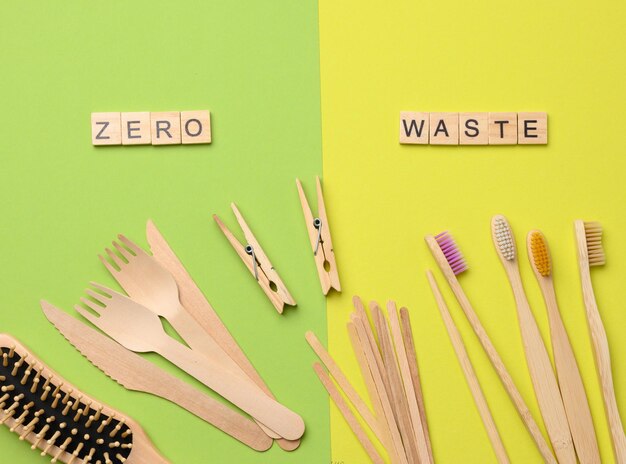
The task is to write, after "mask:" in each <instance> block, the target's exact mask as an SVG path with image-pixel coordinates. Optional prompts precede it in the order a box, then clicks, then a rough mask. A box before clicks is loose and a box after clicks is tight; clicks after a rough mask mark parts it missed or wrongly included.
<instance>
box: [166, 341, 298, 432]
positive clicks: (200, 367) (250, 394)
mask: <svg viewBox="0 0 626 464" xmlns="http://www.w3.org/2000/svg"><path fill="white" fill-rule="evenodd" d="M159 354H160V355H161V356H163V357H164V358H166V359H167V360H169V361H170V362H172V363H173V364H175V365H177V366H178V367H179V368H181V369H183V370H184V371H185V372H187V373H188V374H189V375H191V376H193V377H195V378H196V379H198V380H199V381H200V382H202V383H203V384H205V385H206V386H207V387H209V388H210V389H212V390H213V391H215V392H216V393H218V394H219V395H221V396H223V397H224V398H225V399H227V400H228V401H230V402H231V403H232V404H234V405H235V406H237V407H239V408H240V409H241V410H242V411H245V412H247V413H248V414H250V415H251V416H252V417H254V418H255V419H257V420H258V421H259V422H261V423H263V424H264V425H265V426H266V427H268V428H269V429H271V430H272V431H274V432H275V433H277V434H279V435H280V436H281V437H283V438H286V439H288V440H296V439H299V438H300V437H301V436H302V435H303V434H304V422H303V421H302V418H301V417H300V416H298V415H297V414H296V413H294V412H293V411H291V410H289V409H287V408H286V407H285V406H283V405H282V404H280V403H278V402H277V401H275V400H273V399H272V398H270V397H269V396H267V395H266V394H265V393H264V392H262V391H261V390H260V389H259V388H258V387H257V386H256V385H252V384H250V383H248V382H242V380H241V378H240V377H239V376H237V375H235V374H233V373H232V372H230V371H228V370H225V369H223V368H221V367H220V366H218V365H217V364H216V363H215V362H213V361H212V360H211V359H208V358H206V357H205V356H203V355H200V354H196V353H195V352H194V351H192V350H190V349H189V348H187V347H186V346H184V345H182V344H180V343H178V342H177V341H176V340H174V339H172V338H170V337H169V336H167V335H165V336H164V337H163V339H162V341H161V343H160V346H159Z"/></svg>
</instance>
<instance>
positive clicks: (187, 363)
mask: <svg viewBox="0 0 626 464" xmlns="http://www.w3.org/2000/svg"><path fill="white" fill-rule="evenodd" d="M91 285H92V286H93V287H94V288H95V289H97V290H99V292H96V291H93V290H91V289H87V290H86V293H87V295H88V296H89V297H90V299H88V298H84V297H83V298H81V302H82V303H83V304H84V305H86V306H87V307H89V308H90V310H91V311H92V312H90V311H89V310H87V309H85V308H84V307H82V306H80V305H76V306H75V309H76V311H78V312H79V313H80V314H81V315H82V316H83V317H85V319H87V320H88V321H90V322H91V323H92V324H93V325H95V326H96V327H98V328H100V330H102V331H103V332H105V333H106V334H107V335H109V336H110V337H111V338H113V339H114V340H116V341H117V342H118V343H119V344H120V345H122V346H124V347H126V348H127V349H129V350H131V351H135V352H140V353H142V352H155V353H158V354H160V355H161V356H163V357H164V358H166V359H168V360H169V361H170V362H172V363H173V364H175V365H177V366H178V367H180V368H181V369H183V370H184V371H185V372H187V373H188V374H190V375H192V376H193V377H195V378H196V379H198V380H199V381H200V382H202V383H204V384H205V385H206V386H207V387H209V388H211V389H212V390H214V391H215V392H216V393H218V394H220V395H221V396H223V397H224V398H225V399H227V400H228V401H230V402H231V403H233V404H234V405H236V406H237V407H239V408H240V409H241V410H243V411H245V412H247V413H248V414H250V415H251V416H252V417H254V418H255V419H257V420H258V421H260V422H261V423H262V424H264V425H265V426H266V427H268V428H269V429H270V430H272V431H274V432H276V433H277V434H278V435H279V436H281V437H284V438H286V439H290V440H295V439H298V438H300V437H301V436H302V435H303V434H304V422H303V420H302V418H301V417H300V416H298V415H297V414H295V413H294V412H292V411H290V410H289V409H287V408H286V407H285V406H283V405H282V404H280V403H278V402H277V401H275V400H273V399H272V398H270V397H268V396H267V395H266V394H265V393H264V392H263V391H262V390H261V389H260V388H258V387H257V386H256V385H254V384H252V383H249V382H244V381H242V379H241V377H240V376H239V375H237V374H234V373H233V372H231V371H229V370H227V369H224V368H223V367H222V366H220V365H219V364H217V363H216V362H215V361H213V360H212V359H210V358H207V357H206V356H203V355H202V354H200V353H197V352H195V351H193V350H191V349H190V348H187V347H186V346H184V345H182V344H181V343H179V342H177V341H176V340H174V339H173V338H171V337H170V336H169V335H167V333H166V332H165V331H164V329H163V326H162V324H161V321H160V319H159V317H158V316H157V315H156V314H154V313H153V312H152V311H150V310H149V309H147V308H145V307H144V306H142V305H140V304H139V303H137V302H135V301H133V300H131V299H130V298H128V297H126V296H124V295H122V294H120V293H117V292H115V291H113V290H111V289H108V288H106V287H104V286H102V285H99V284H95V283H92V284H91Z"/></svg>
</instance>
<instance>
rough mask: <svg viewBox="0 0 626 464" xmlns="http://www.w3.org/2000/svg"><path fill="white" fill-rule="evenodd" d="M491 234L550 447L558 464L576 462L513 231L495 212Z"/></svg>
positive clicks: (564, 414) (572, 463) (567, 425)
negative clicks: (503, 272) (525, 284)
mask: <svg viewBox="0 0 626 464" xmlns="http://www.w3.org/2000/svg"><path fill="white" fill-rule="evenodd" d="M491 234H492V237H493V243H494V245H495V247H496V251H497V253H498V256H499V257H500V261H502V266H503V267H504V270H505V271H506V274H507V276H508V278H509V282H510V283H511V289H512V290H513V296H514V297H515V303H516V306H517V319H518V323H519V327H520V332H521V334H522V341H523V345H524V353H525V354H526V364H527V365H528V371H529V372H530V379H531V380H532V384H533V387H534V389H535V396H536V397H537V402H538V403H539V410H540V411H541V415H542V417H543V421H544V423H545V424H546V429H547V431H548V436H549V437H550V441H551V442H552V446H553V447H554V451H555V453H556V457H557V459H558V460H559V463H561V464H566V463H571V464H576V453H575V452H574V443H573V441H572V436H571V434H570V430H569V424H568V423H567V414H566V413H565V407H564V406H563V399H562V397H561V392H560V390H559V384H558V382H557V380H556V376H555V375H554V371H553V370H552V364H551V363H550V357H549V356H548V350H547V349H546V346H545V344H544V343H543V339H542V338H541V333H540V332H539V327H537V321H535V317H534V316H533V313H532V311H531V309H530V304H529V303H528V299H527V298H526V293H525V292H524V286H523V285H522V276H521V274H520V270H519V265H518V261H517V248H516V246H515V238H514V237H513V231H512V230H511V226H510V225H509V223H508V221H507V220H506V218H505V217H504V216H502V215H496V216H494V217H493V219H492V220H491Z"/></svg>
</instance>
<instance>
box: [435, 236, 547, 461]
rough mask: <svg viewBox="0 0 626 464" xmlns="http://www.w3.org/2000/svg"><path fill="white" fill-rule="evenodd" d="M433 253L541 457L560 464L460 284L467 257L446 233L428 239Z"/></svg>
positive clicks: (465, 268) (465, 269)
mask: <svg viewBox="0 0 626 464" xmlns="http://www.w3.org/2000/svg"><path fill="white" fill-rule="evenodd" d="M424 240H425V241H426V244H427V245H428V248H429V249H430V252H431V253H432V255H433V258H434V259H435V262H436V263H437V265H438V266H439V269H440V270H441V272H442V273H443V275H444V277H445V278H446V280H447V281H448V285H449V286H450V289H451V290H452V292H453V293H454V296H455V297H456V299H457V301H458V302H459V305H460V306H461V309H462V310H463V312H464V313H465V316H466V317H467V320H468V321H469V323H470V325H471V326H472V329H473V330H474V333H475V334H476V337H478V340H479V341H480V344H481V345H482V347H483V349H484V350H485V353H486V354H487V356H488V357H489V360H490V361H491V364H492V365H493V368H494V369H495V371H496V373H497V374H498V377H500V381H501V382H502V385H503V386H504V388H505V389H506V392H507V393H508V395H509V398H511V401H512V402H513V405H514V406H515V409H517V412H518V413H519V415H520V418H521V419H522V421H523V422H524V425H525V426H526V428H527V430H528V432H529V433H530V435H531V436H532V438H533V440H534V441H535V444H536V445H537V449H538V450H539V452H540V453H541V456H542V457H543V460H544V462H545V463H546V464H557V461H556V459H555V458H554V455H553V454H552V450H551V449H550V446H549V445H548V443H547V442H546V440H545V438H544V437H543V435H542V434H541V431H540V430H539V426H538V425H537V422H535V419H534V418H533V415H532V413H531V412H530V410H529V409H528V405H527V404H526V402H525V401H524V398H523V397H522V395H521V393H520V391H519V390H518V388H517V387H516V386H515V382H513V378H512V377H511V374H510V373H509V371H508V370H507V368H506V366H505V365H504V362H503V361H502V358H501V357H500V355H499V354H498V351H497V350H496V347H495V346H494V345H493V343H492V341H491V339H490V338H489V335H488V334H487V331H486V330H485V328H484V326H483V325H482V323H481V322H480V319H479V318H478V315H477V314H476V311H474V308H473V307H472V304H471V303H470V301H469V298H468V297H467V295H466V294H465V291H464V290H463V287H461V284H460V283H459V279H458V275H459V274H461V273H463V272H465V271H467V269H468V268H467V263H466V262H465V258H464V257H463V253H462V252H461V250H460V249H459V248H458V246H457V244H456V242H455V241H454V239H453V238H452V236H451V235H450V234H449V233H448V232H447V231H446V232H442V233H440V234H438V235H435V236H432V235H427V236H426V237H424Z"/></svg>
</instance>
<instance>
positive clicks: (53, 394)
mask: <svg viewBox="0 0 626 464" xmlns="http://www.w3.org/2000/svg"><path fill="white" fill-rule="evenodd" d="M0 424H4V425H6V426H7V427H8V428H9V430H10V431H11V432H15V433H16V434H18V435H19V439H20V440H23V441H28V442H30V443H31V444H32V446H31V449H33V450H34V449H37V448H38V449H40V450H41V455H42V456H45V455H46V454H48V455H50V456H52V461H51V462H63V463H66V464H119V463H125V464H168V461H166V460H165V459H164V458H163V457H161V455H160V454H159V453H158V452H157V451H156V449H155V448H154V446H153V445H152V443H151V442H150V440H149V438H148V437H147V436H146V434H145V432H144V431H143V429H142V428H141V427H140V426H139V424H137V423H136V422H134V421H133V420H131V419H130V418H128V417H126V416H124V415H123V414H121V413H119V412H117V411H115V410H114V409H112V408H110V407H108V406H106V405H104V404H102V403H100V402H98V401H95V400H94V399H93V398H90V397H89V396H88V395H86V394H84V393H82V392H81V391H80V390H79V389H77V388H75V387H74V386H73V385H71V384H69V383H68V382H66V381H65V380H64V379H63V378H62V377H60V376H59V375H58V374H56V373H55V372H54V371H52V370H51V369H50V368H48V367H47V366H46V365H45V364H44V363H43V362H42V361H41V360H39V359H37V358H36V357H35V356H34V355H33V354H32V353H31V352H30V351H29V350H28V349H26V348H25V347H24V346H23V345H21V344H20V343H19V342H18V341H17V340H15V339H14V338H13V337H11V336H9V335H6V334H0Z"/></svg>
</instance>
